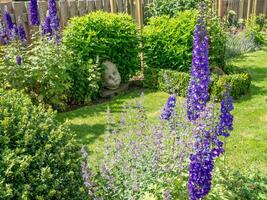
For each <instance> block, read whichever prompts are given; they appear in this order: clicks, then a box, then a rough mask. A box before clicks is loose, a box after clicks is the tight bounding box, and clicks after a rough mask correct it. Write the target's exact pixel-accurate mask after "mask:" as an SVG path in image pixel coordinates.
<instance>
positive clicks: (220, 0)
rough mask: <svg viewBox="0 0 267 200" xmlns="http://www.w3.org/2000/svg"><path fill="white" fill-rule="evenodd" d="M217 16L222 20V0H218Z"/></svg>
mask: <svg viewBox="0 0 267 200" xmlns="http://www.w3.org/2000/svg"><path fill="white" fill-rule="evenodd" d="M218 16H219V18H220V20H222V17H223V1H222V0H219V1H218Z"/></svg>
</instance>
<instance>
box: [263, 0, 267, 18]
mask: <svg viewBox="0 0 267 200" xmlns="http://www.w3.org/2000/svg"><path fill="white" fill-rule="evenodd" d="M263 14H265V15H267V1H264V5H263Z"/></svg>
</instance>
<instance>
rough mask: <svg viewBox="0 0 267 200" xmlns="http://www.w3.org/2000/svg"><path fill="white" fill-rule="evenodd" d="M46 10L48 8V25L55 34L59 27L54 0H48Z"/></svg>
mask: <svg viewBox="0 0 267 200" xmlns="http://www.w3.org/2000/svg"><path fill="white" fill-rule="evenodd" d="M48 10H49V18H50V26H51V28H52V30H53V32H55V34H56V33H57V32H58V31H59V28H60V25H59V18H58V13H57V3H56V0H49V1H48ZM53 34H54V33H53Z"/></svg>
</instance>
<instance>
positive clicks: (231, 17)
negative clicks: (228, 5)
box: [227, 10, 238, 27]
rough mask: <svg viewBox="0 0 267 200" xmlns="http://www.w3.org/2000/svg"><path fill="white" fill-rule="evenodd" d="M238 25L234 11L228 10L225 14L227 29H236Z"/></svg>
mask: <svg viewBox="0 0 267 200" xmlns="http://www.w3.org/2000/svg"><path fill="white" fill-rule="evenodd" d="M237 24H238V19H237V14H236V12H235V11H234V10H229V11H228V13H227V25H228V27H236V26H237Z"/></svg>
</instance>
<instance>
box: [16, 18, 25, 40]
mask: <svg viewBox="0 0 267 200" xmlns="http://www.w3.org/2000/svg"><path fill="white" fill-rule="evenodd" d="M18 35H19V39H20V41H21V42H25V41H26V40H27V38H26V33H25V29H24V26H23V24H22V22H21V19H20V17H19V19H18Z"/></svg>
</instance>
